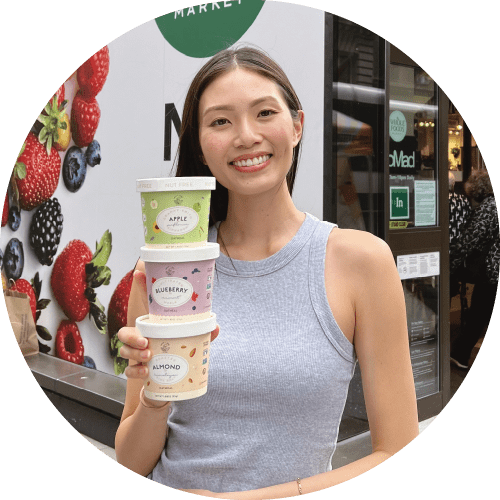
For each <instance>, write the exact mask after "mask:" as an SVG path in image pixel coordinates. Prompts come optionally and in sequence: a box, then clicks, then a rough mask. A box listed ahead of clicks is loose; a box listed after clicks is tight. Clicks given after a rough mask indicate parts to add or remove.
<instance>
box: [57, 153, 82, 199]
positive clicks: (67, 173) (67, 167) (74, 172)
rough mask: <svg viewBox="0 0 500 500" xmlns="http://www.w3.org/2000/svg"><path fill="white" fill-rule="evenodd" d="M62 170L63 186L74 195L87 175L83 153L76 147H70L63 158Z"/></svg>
mask: <svg viewBox="0 0 500 500" xmlns="http://www.w3.org/2000/svg"><path fill="white" fill-rule="evenodd" d="M62 170H63V180H64V184H65V186H66V187H67V188H68V190H69V191H71V192H72V193H76V192H77V191H78V190H79V189H80V188H81V187H82V185H83V182H84V181H85V176H86V175H87V164H86V160H85V154H84V152H83V151H82V150H81V149H80V148H77V147H76V146H71V147H70V148H69V149H68V151H67V152H66V156H65V157H64V162H63V169H62Z"/></svg>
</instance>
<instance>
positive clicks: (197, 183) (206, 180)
mask: <svg viewBox="0 0 500 500" xmlns="http://www.w3.org/2000/svg"><path fill="white" fill-rule="evenodd" d="M136 188H137V191H139V192H141V193H147V192H156V191H202V190H206V189H211V190H213V189H215V177H159V178H152V179H137V180H136Z"/></svg>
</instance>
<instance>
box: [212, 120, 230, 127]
mask: <svg viewBox="0 0 500 500" xmlns="http://www.w3.org/2000/svg"><path fill="white" fill-rule="evenodd" d="M226 123H228V121H227V119H226V118H218V119H217V120H214V121H213V122H212V124H211V126H212V127H220V126H221V125H225V124H226Z"/></svg>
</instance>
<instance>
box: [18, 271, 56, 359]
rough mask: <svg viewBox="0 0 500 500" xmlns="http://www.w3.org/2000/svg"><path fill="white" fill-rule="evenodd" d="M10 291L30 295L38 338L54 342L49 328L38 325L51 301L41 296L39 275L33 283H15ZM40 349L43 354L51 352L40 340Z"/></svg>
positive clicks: (23, 280) (21, 280)
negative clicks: (41, 315)
mask: <svg viewBox="0 0 500 500" xmlns="http://www.w3.org/2000/svg"><path fill="white" fill-rule="evenodd" d="M10 289H11V290H15V291H17V292H21V293H25V294H26V295H28V298H29V300H30V307H31V312H32V314H33V321H34V322H35V325H36V332H37V333H38V336H39V337H40V338H41V339H42V340H45V341H50V340H52V335H51V334H50V332H49V331H48V330H47V328H45V327H44V326H42V325H39V324H37V322H38V319H39V318H40V314H41V313H42V310H43V309H45V308H46V307H47V306H48V305H49V304H50V299H42V298H40V294H41V291H42V282H41V281H40V276H39V274H38V273H36V274H35V277H34V278H33V279H32V280H31V282H28V281H26V280H25V279H18V280H17V281H15V282H14V284H13V285H12V286H11V288H10ZM38 347H39V349H40V352H43V353H45V354H47V353H48V352H50V347H49V346H48V345H46V344H42V343H41V342H40V340H38Z"/></svg>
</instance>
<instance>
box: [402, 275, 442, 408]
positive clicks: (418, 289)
mask: <svg viewBox="0 0 500 500" xmlns="http://www.w3.org/2000/svg"><path fill="white" fill-rule="evenodd" d="M402 283H403V290H404V294H405V301H406V316H407V324H408V336H409V340H410V357H411V365H412V369H413V380H414V382H415V392H416V394H417V399H421V398H424V397H426V396H431V395H432V394H436V393H437V392H439V343H438V328H439V323H438V316H439V314H438V311H439V309H438V305H439V300H438V299H439V276H428V277H424V278H415V279H408V280H403V282H402Z"/></svg>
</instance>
